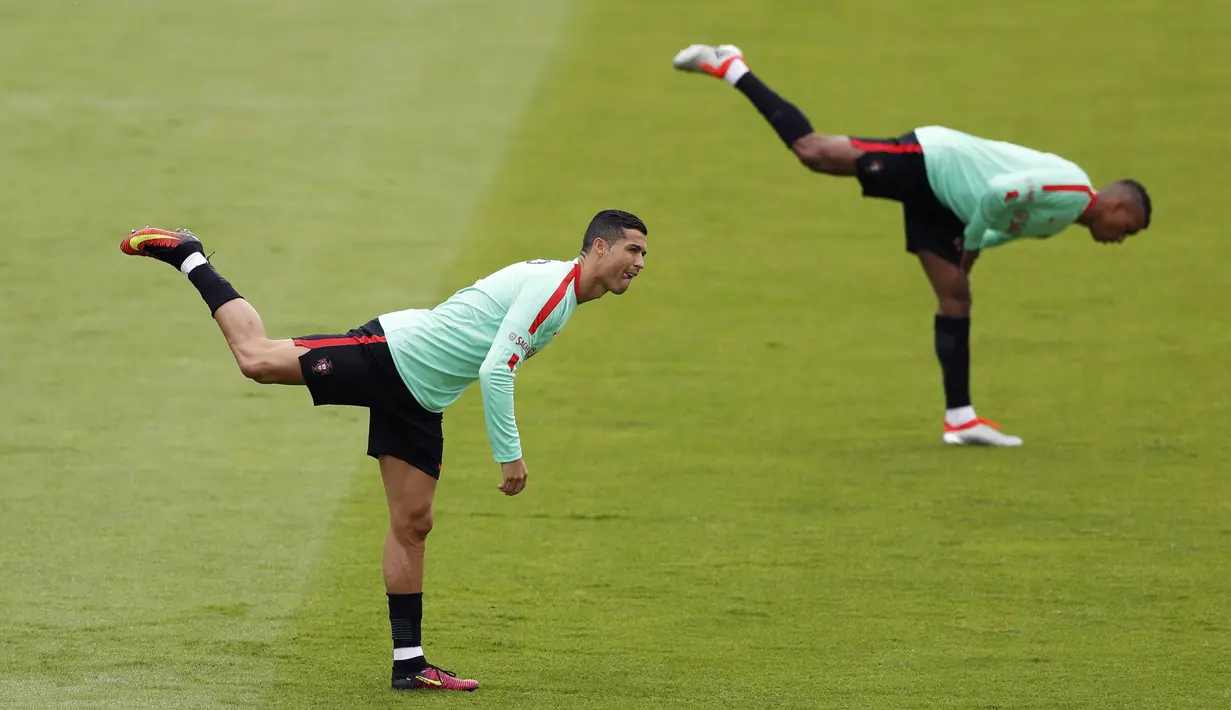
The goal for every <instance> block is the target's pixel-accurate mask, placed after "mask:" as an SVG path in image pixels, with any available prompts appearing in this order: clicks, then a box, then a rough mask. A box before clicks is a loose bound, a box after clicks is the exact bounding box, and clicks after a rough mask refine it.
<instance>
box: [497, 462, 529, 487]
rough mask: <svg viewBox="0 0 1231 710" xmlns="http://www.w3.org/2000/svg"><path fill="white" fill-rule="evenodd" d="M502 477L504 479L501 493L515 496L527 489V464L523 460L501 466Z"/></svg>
mask: <svg viewBox="0 0 1231 710" xmlns="http://www.w3.org/2000/svg"><path fill="white" fill-rule="evenodd" d="M500 475H501V476H503V477H504V483H501V484H500V486H499V488H500V492H501V493H504V494H505V495H506V496H515V495H517V494H518V493H521V491H522V489H523V488H525V487H526V462H525V461H524V460H523V459H517V460H516V461H510V462H508V463H502V464H500Z"/></svg>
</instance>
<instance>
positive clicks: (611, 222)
mask: <svg viewBox="0 0 1231 710" xmlns="http://www.w3.org/2000/svg"><path fill="white" fill-rule="evenodd" d="M626 229H635V230H637V231H638V232H641V233H642V234H649V233H650V231H649V230H648V229H646V228H645V222H642V221H641V218H640V217H638V216H637V215H635V214H633V213H632V212H625V211H624V210H603V211H602V212H599V213H598V214H596V215H594V219H592V220H590V226H589V227H586V235H585V236H584V237H582V239H581V253H582V254H588V253H590V249H591V248H592V247H593V246H594V240H595V239H599V238H601V239H602V240H603V241H605V242H607V243H608V244H610V243H611V242H615V241H618V240H619V239H620V237H623V236H624V230H626Z"/></svg>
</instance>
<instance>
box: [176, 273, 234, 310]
mask: <svg viewBox="0 0 1231 710" xmlns="http://www.w3.org/2000/svg"><path fill="white" fill-rule="evenodd" d="M188 280H189V281H191V282H192V285H193V286H196V287H197V290H198V291H200V292H201V298H203V299H205V305H207V306H209V314H210V315H211V316H212V315H214V314H215V313H217V312H218V309H219V308H222V304H224V303H226V302H227V301H234V300H235V299H237V298H243V296H240V295H239V293H238V292H236V290H235V288H234V287H233V286H231V282H230V281H227V280H226V279H224V278H222V275H221V274H219V273H218V272H217V271H215V270H214V267H212V266H210V265H209V264H202V265H200V266H198V267H197V268H195V269H193V270H192V271H189V272H188Z"/></svg>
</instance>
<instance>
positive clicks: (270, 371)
mask: <svg viewBox="0 0 1231 710" xmlns="http://www.w3.org/2000/svg"><path fill="white" fill-rule="evenodd" d="M236 359H237V360H238V361H239V371H240V372H242V373H244V377H247V378H248V379H250V380H252V381H254V382H259V383H260V384H263V385H271V384H276V383H277V382H278V381H279V378H278V367H277V363H275V362H274V360H273V358H271V357H269V356H268V354H267V353H261V352H257V353H242V354H240V355H239V357H238V358H236Z"/></svg>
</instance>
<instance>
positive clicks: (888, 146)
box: [850, 138, 923, 155]
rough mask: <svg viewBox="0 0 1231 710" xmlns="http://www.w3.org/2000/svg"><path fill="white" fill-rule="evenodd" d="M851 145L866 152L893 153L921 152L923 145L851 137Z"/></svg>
mask: <svg viewBox="0 0 1231 710" xmlns="http://www.w3.org/2000/svg"><path fill="white" fill-rule="evenodd" d="M850 140H851V147H852V148H858V149H859V150H862V151H865V152H868V153H893V154H895V155H901V154H903V153H920V154H922V153H923V146H921V145H919V144H918V143H881V142H879V141H861V140H859V139H858V138H852V139H850Z"/></svg>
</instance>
